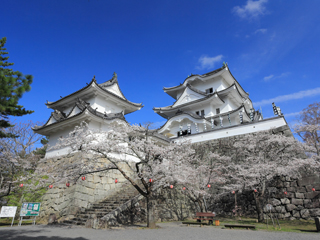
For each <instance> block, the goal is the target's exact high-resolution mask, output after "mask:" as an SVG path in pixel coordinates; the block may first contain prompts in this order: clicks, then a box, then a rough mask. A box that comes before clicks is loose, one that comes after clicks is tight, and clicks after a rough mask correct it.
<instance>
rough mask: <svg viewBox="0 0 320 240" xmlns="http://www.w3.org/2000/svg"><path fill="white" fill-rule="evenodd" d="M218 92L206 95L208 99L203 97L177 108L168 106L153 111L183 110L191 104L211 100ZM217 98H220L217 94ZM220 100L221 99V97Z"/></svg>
mask: <svg viewBox="0 0 320 240" xmlns="http://www.w3.org/2000/svg"><path fill="white" fill-rule="evenodd" d="M216 93H217V92H214V93H210V94H206V97H203V98H200V99H197V100H194V101H190V102H187V103H184V104H181V105H179V106H177V107H172V105H170V106H166V107H160V108H156V107H154V108H153V110H172V109H175V108H181V107H185V106H187V105H190V104H193V103H198V102H202V101H204V100H207V99H209V98H211V97H212V96H214V95H215V94H216ZM217 96H218V97H219V95H218V94H217ZM219 98H220V97H219ZM220 100H221V101H222V102H224V101H223V100H222V99H221V98H220Z"/></svg>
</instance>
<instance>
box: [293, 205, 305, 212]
mask: <svg viewBox="0 0 320 240" xmlns="http://www.w3.org/2000/svg"><path fill="white" fill-rule="evenodd" d="M302 209H304V207H303V205H298V206H297V208H296V209H295V210H298V211H300V210H302Z"/></svg>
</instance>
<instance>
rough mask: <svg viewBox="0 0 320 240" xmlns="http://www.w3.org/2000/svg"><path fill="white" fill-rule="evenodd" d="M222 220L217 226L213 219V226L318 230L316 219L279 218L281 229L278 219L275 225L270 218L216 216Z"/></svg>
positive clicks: (301, 230)
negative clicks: (265, 220) (259, 220)
mask: <svg viewBox="0 0 320 240" xmlns="http://www.w3.org/2000/svg"><path fill="white" fill-rule="evenodd" d="M215 219H217V220H219V221H220V226H215V225H214V224H215V221H213V227H217V228H224V224H245V225H255V226H256V230H262V231H282V232H300V233H301V232H316V225H315V221H314V220H279V224H280V229H279V225H278V223H277V221H275V222H274V223H275V224H274V225H273V223H272V221H271V220H270V219H269V220H268V226H267V223H266V222H265V223H258V222H257V220H256V219H253V218H244V217H241V219H239V218H238V217H237V218H222V217H221V218H215ZM184 222H190V223H195V221H193V220H187V221H184Z"/></svg>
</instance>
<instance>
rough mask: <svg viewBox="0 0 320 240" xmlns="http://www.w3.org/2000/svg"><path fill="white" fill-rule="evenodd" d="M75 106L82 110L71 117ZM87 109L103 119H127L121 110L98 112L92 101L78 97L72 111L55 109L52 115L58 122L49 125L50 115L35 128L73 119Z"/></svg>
mask: <svg viewBox="0 0 320 240" xmlns="http://www.w3.org/2000/svg"><path fill="white" fill-rule="evenodd" d="M75 107H78V108H79V109H80V112H79V113H77V114H75V115H73V116H71V117H69V116H70V114H71V113H72V111H73V109H74V108H75ZM86 109H87V110H88V111H89V112H90V113H92V114H93V115H95V116H97V117H100V118H102V119H106V120H113V119H121V120H124V121H126V120H125V117H124V115H123V112H120V113H108V114H106V113H101V112H98V111H97V110H96V109H93V108H92V107H91V106H90V103H87V102H85V101H84V100H82V99H80V98H78V99H77V101H76V103H75V105H74V107H73V108H72V109H71V110H70V112H69V113H68V115H66V114H65V113H63V112H60V111H59V110H54V112H53V113H52V114H51V116H52V117H53V118H54V119H55V120H56V122H54V123H51V124H49V125H47V124H48V122H49V120H50V118H51V117H50V118H49V120H48V121H47V122H46V123H45V124H44V125H43V126H35V127H34V128H33V129H34V130H39V129H43V128H45V127H48V126H51V125H53V124H57V123H60V122H63V121H66V120H68V119H71V118H73V117H75V116H78V115H80V114H81V113H83V112H84V111H85V110H86Z"/></svg>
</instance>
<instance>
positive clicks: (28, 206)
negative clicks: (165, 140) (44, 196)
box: [20, 203, 41, 217]
mask: <svg viewBox="0 0 320 240" xmlns="http://www.w3.org/2000/svg"><path fill="white" fill-rule="evenodd" d="M40 204H41V203H22V206H21V211H20V217H25V216H39V213H40Z"/></svg>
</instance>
